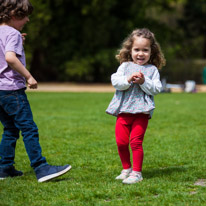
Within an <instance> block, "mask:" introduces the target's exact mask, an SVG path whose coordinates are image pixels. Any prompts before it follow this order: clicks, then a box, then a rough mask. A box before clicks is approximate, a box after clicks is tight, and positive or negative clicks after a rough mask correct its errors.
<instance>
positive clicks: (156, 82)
mask: <svg viewBox="0 0 206 206" xmlns="http://www.w3.org/2000/svg"><path fill="white" fill-rule="evenodd" d="M140 87H141V89H142V90H143V91H144V92H145V93H146V94H148V95H152V96H154V95H156V94H158V93H160V92H161V91H162V83H161V81H160V75H159V72H158V70H157V69H156V70H155V72H154V74H153V77H152V79H150V78H148V77H146V76H145V81H144V83H143V84H140Z"/></svg>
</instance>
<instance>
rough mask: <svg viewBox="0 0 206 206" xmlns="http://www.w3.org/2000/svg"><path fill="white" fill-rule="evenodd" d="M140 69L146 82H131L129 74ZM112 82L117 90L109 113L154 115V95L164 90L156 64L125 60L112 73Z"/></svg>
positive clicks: (115, 114)
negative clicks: (139, 63)
mask: <svg viewBox="0 0 206 206" xmlns="http://www.w3.org/2000/svg"><path fill="white" fill-rule="evenodd" d="M139 71H141V72H142V73H143V74H144V77H145V82H144V83H143V84H142V85H139V84H133V83H129V82H128V80H127V78H128V76H130V75H131V74H132V73H134V72H139ZM111 82H112V85H113V86H114V88H115V89H116V92H115V94H114V96H113V98H112V101H111V102H110V104H109V106H108V108H107V110H106V112H107V113H108V114H111V115H114V116H117V115H118V114H120V113H131V114H136V113H147V114H150V118H151V117H152V114H153V111H154V108H155V104H154V97H153V96H154V95H156V94H158V93H160V92H161V90H162V84H161V81H160V75H159V72H158V69H157V68H156V67H155V66H154V65H151V64H148V65H142V66H140V65H138V64H135V63H133V62H124V63H122V64H121V65H120V66H119V68H118V70H117V72H116V73H114V74H112V76H111Z"/></svg>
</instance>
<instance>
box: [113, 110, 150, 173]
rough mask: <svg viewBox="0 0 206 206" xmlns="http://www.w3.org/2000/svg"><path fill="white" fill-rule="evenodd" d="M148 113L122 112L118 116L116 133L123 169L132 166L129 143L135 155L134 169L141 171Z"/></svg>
mask: <svg viewBox="0 0 206 206" xmlns="http://www.w3.org/2000/svg"><path fill="white" fill-rule="evenodd" d="M148 116H149V115H147V114H142V113H141V114H128V113H122V114H119V115H118V116H117V121H116V128H115V135H116V142H117V147H118V152H119V156H120V159H121V162H122V166H123V169H129V168H131V161H130V151H129V144H130V146H131V149H132V155H133V170H134V171H138V172H141V171H142V163H143V157H144V152H143V147H142V143H143V139H144V134H145V132H146V129H147V125H148V119H149V118H148Z"/></svg>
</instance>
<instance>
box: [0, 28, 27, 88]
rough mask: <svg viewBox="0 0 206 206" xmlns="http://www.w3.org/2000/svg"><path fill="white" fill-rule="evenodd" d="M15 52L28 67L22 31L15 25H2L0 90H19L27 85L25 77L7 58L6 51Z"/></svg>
mask: <svg viewBox="0 0 206 206" xmlns="http://www.w3.org/2000/svg"><path fill="white" fill-rule="evenodd" d="M8 51H11V52H15V53H16V56H17V58H18V59H19V60H20V62H21V63H22V64H23V65H24V66H25V67H26V60H25V53H24V48H23V42H22V37H21V33H20V32H19V31H17V30H16V29H14V28H13V27H10V26H7V25H2V26H0V90H18V89H22V88H25V87H26V81H25V78H24V77H23V76H22V75H21V74H19V73H18V72H16V71H15V70H13V69H12V68H11V67H9V65H8V64H7V62H6V60H5V54H6V52H8Z"/></svg>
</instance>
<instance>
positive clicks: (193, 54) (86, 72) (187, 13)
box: [24, 0, 206, 83]
mask: <svg viewBox="0 0 206 206" xmlns="http://www.w3.org/2000/svg"><path fill="white" fill-rule="evenodd" d="M31 3H32V4H33V6H34V8H35V9H34V12H33V14H32V15H31V16H30V23H29V24H27V26H26V27H25V31H24V32H26V33H27V34H28V36H27V39H26V44H25V51H26V54H27V65H28V68H29V70H30V71H31V72H32V74H33V75H34V77H35V78H36V79H37V80H38V81H47V82H48V81H53V82H54V81H58V82H59V81H70V82H75V81H78V82H110V75H111V74H112V73H113V72H115V71H116V69H117V67H118V65H119V63H118V62H117V60H116V59H115V55H116V53H117V51H118V49H119V48H120V47H121V43H122V41H123V39H124V38H125V37H126V36H127V35H128V34H129V33H130V32H131V31H132V30H133V29H135V28H142V27H147V28H149V29H150V30H151V31H153V32H154V33H155V35H156V38H157V40H158V42H159V43H160V45H161V47H162V50H163V52H164V54H165V57H166V59H167V65H166V66H165V67H164V68H163V69H162V70H161V77H165V78H166V79H167V81H168V82H170V83H184V81H186V80H188V79H192V80H195V81H196V82H197V83H202V79H201V73H202V69H203V67H204V66H205V65H206V24H205V19H206V0H198V1H194V0H153V1H150V0H144V1H140V0H126V1H125V0H122V1H118V0H84V1H81V0H58V1H56V0H31Z"/></svg>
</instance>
